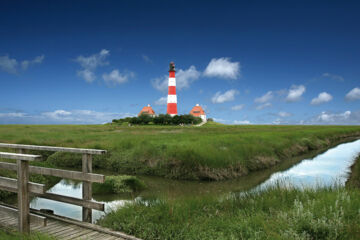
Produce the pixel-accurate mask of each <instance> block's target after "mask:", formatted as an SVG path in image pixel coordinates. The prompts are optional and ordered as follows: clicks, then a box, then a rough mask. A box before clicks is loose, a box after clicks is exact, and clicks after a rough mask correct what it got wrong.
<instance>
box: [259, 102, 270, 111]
mask: <svg viewBox="0 0 360 240" xmlns="http://www.w3.org/2000/svg"><path fill="white" fill-rule="evenodd" d="M271 106H272V104H271V103H269V102H267V103H264V104H261V105H259V106H257V107H256V109H257V110H263V109H264V108H268V107H271Z"/></svg>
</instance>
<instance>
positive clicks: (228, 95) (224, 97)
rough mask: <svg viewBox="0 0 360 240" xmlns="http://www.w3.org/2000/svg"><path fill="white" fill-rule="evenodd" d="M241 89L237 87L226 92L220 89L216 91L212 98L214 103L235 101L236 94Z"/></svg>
mask: <svg viewBox="0 0 360 240" xmlns="http://www.w3.org/2000/svg"><path fill="white" fill-rule="evenodd" d="M238 93H239V91H237V90H235V89H230V90H228V91H226V92H224V93H221V92H220V91H219V92H217V93H215V95H214V96H213V97H212V98H211V101H212V103H224V102H230V101H234V99H235V95H237V94H238Z"/></svg>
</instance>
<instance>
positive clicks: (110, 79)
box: [102, 69, 135, 86]
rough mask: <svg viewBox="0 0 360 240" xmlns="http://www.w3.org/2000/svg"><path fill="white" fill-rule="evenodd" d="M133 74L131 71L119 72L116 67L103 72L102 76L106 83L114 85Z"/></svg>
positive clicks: (123, 81) (125, 80)
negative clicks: (108, 71)
mask: <svg viewBox="0 0 360 240" xmlns="http://www.w3.org/2000/svg"><path fill="white" fill-rule="evenodd" d="M134 75H135V74H134V73H133V72H129V73H120V72H119V70H118V69H114V70H113V71H111V72H110V73H104V74H103V75H102V77H103V79H104V81H105V83H106V84H107V85H109V86H116V85H120V84H122V83H125V82H127V81H128V80H129V78H132V77H134Z"/></svg>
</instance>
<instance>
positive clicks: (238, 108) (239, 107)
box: [231, 104, 245, 111]
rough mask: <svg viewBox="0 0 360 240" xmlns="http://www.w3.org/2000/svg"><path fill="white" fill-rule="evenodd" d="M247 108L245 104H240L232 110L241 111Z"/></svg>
mask: <svg viewBox="0 0 360 240" xmlns="http://www.w3.org/2000/svg"><path fill="white" fill-rule="evenodd" d="M244 107H245V104H239V105H235V106H232V107H231V110H234V111H239V110H241V109H243V108H244Z"/></svg>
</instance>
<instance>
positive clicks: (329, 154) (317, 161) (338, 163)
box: [30, 140, 360, 222]
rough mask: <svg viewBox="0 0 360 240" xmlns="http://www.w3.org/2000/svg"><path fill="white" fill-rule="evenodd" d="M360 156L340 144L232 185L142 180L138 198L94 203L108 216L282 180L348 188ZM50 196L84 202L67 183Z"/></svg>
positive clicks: (56, 206)
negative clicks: (155, 201)
mask: <svg viewBox="0 0 360 240" xmlns="http://www.w3.org/2000/svg"><path fill="white" fill-rule="evenodd" d="M359 153H360V140H356V141H354V142H349V143H343V144H340V145H338V146H336V147H334V148H331V149H329V150H327V151H326V152H323V153H320V154H318V155H316V156H315V157H313V156H312V157H309V158H305V159H304V160H302V161H300V162H299V159H293V160H291V161H286V163H282V164H280V165H278V166H275V167H273V168H271V169H267V170H264V171H259V172H255V173H251V174H249V175H248V176H244V177H242V178H239V179H236V180H231V181H221V182H195V181H194V182H192V181H179V180H169V179H164V178H157V177H140V178H141V179H142V180H143V181H144V182H145V183H146V184H147V186H148V188H147V190H144V191H142V192H140V193H137V194H125V195H124V194H123V195H121V194H120V195H119V194H107V195H94V196H93V200H94V201H97V202H101V203H104V204H105V213H106V212H108V211H110V210H111V209H115V208H118V207H121V206H122V205H124V204H125V203H126V202H130V201H134V200H135V199H137V198H144V199H146V198H158V197H166V198H179V197H198V196H203V195H212V196H224V195H226V194H229V193H236V192H243V191H247V190H251V189H259V188H264V187H268V186H271V185H273V184H275V183H276V182H278V181H279V180H280V181H282V182H286V183H287V184H292V185H295V186H299V187H304V186H305V187H317V186H319V185H321V186H326V185H332V184H334V183H335V182H336V183H338V184H344V183H345V181H346V179H347V175H348V172H349V167H350V166H351V165H352V164H353V162H354V159H355V157H356V156H357V155H358V154H359ZM48 192H51V193H56V194H61V195H67V196H72V197H77V198H81V194H82V184H81V183H79V182H74V181H71V180H65V179H63V180H61V181H60V182H59V183H57V184H56V185H55V186H53V187H52V188H51V189H49V190H48ZM30 206H31V208H35V209H41V208H45V209H52V210H54V213H55V214H57V215H61V216H66V217H71V218H74V219H78V220H81V214H82V209H81V207H79V206H74V205H71V204H66V203H61V202H56V201H52V200H48V199H43V198H34V199H33V200H32V201H31V203H30ZM105 213H104V212H101V211H97V210H93V222H96V220H97V219H99V218H100V217H101V216H103V215H104V214H105Z"/></svg>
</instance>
